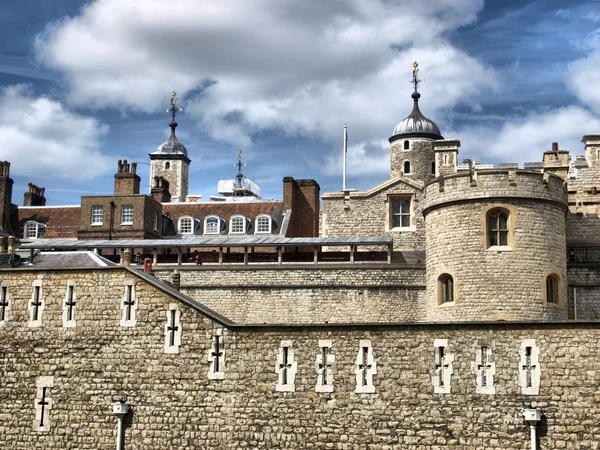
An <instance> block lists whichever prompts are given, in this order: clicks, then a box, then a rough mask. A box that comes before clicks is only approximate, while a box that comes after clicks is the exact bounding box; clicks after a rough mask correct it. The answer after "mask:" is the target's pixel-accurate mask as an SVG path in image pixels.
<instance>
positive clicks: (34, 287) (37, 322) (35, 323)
mask: <svg viewBox="0 0 600 450" xmlns="http://www.w3.org/2000/svg"><path fill="white" fill-rule="evenodd" d="M36 291H37V292H38V295H39V296H38V298H37V300H38V301H39V302H40V303H41V304H40V305H39V306H38V309H37V317H36V318H35V319H34V316H33V311H34V306H33V301H34V300H36V298H35V297H36V296H35V293H36ZM45 303H46V302H44V289H43V284H42V280H34V282H33V283H31V299H30V300H29V306H28V308H27V310H28V313H29V321H28V322H27V326H28V327H29V328H39V327H41V326H42V315H43V313H44V307H45V306H46V305H45Z"/></svg>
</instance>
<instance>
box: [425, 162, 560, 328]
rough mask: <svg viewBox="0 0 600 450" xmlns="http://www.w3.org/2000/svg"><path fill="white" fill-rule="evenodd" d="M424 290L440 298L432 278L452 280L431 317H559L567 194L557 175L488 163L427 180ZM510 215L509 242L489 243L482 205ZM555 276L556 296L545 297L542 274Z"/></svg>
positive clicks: (468, 318) (558, 318)
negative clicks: (472, 173) (551, 300)
mask: <svg viewBox="0 0 600 450" xmlns="http://www.w3.org/2000/svg"><path fill="white" fill-rule="evenodd" d="M426 194H427V200H426V205H425V221H426V227H427V228H426V233H427V246H426V253H427V298H428V299H430V300H433V301H430V302H429V303H430V304H432V305H436V301H438V303H441V299H440V292H439V291H440V289H441V288H440V287H439V286H438V279H439V278H440V276H443V274H448V275H450V276H452V278H453V281H454V297H455V299H454V302H451V303H446V304H440V305H439V306H434V307H433V308H432V310H431V314H430V315H429V320H441V319H445V320H563V319H566V318H567V308H566V301H565V299H566V291H567V282H566V280H567V276H566V258H565V253H566V238H565V211H566V198H565V191H564V188H563V184H562V180H560V178H558V177H556V176H550V177H549V178H547V183H544V180H543V177H542V175H541V174H534V173H529V172H518V171H517V172H516V174H512V175H511V174H510V173H509V172H508V171H499V170H493V171H486V172H484V173H481V172H480V173H479V174H478V175H477V178H476V180H474V181H473V184H471V181H470V179H469V175H468V174H465V175H462V174H461V175H459V176H453V177H448V178H445V179H439V180H436V181H435V182H432V183H431V184H429V185H428V186H427V187H426ZM496 208H502V209H503V210H504V211H506V212H507V213H508V215H509V230H510V231H509V233H508V245H507V246H490V245H489V242H488V236H487V234H488V233H487V215H488V212H489V211H491V210H493V209H496ZM550 274H556V275H558V277H559V285H558V289H559V294H558V297H559V302H558V304H547V303H546V302H545V301H544V298H543V297H544V295H545V289H546V287H545V286H546V285H545V280H546V277H547V276H548V275H550Z"/></svg>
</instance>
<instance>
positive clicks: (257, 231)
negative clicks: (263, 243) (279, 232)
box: [254, 214, 273, 234]
mask: <svg viewBox="0 0 600 450" xmlns="http://www.w3.org/2000/svg"><path fill="white" fill-rule="evenodd" d="M261 219H266V225H267V227H268V228H267V230H264V229H261V228H264V225H265V223H262V224H261ZM255 221H256V228H255V231H254V234H263V233H272V232H273V218H272V217H271V216H270V215H268V214H261V215H259V216H257V217H256V219H255ZM262 222H265V220H262Z"/></svg>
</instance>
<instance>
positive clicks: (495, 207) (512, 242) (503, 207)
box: [481, 203, 517, 252]
mask: <svg viewBox="0 0 600 450" xmlns="http://www.w3.org/2000/svg"><path fill="white" fill-rule="evenodd" d="M495 211H496V212H504V213H506V214H508V220H507V225H508V237H507V241H508V245H493V246H492V245H491V242H490V230H489V216H490V214H492V213H493V212H495ZM481 222H482V230H483V236H482V243H483V246H484V249H486V250H487V251H490V252H512V251H514V250H515V249H516V248H517V243H516V239H515V229H516V227H517V207H516V206H515V205H510V204H507V203H493V204H490V205H486V206H484V207H483V208H482V210H481Z"/></svg>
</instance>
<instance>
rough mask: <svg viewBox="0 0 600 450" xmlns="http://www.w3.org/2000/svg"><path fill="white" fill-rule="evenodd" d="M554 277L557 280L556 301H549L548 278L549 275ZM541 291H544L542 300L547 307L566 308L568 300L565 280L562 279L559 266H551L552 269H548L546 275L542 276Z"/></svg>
mask: <svg viewBox="0 0 600 450" xmlns="http://www.w3.org/2000/svg"><path fill="white" fill-rule="evenodd" d="M550 276H551V277H554V279H555V280H556V300H557V301H556V303H553V302H549V301H548V291H547V289H546V280H547V278H548V277H550ZM540 289H541V293H542V302H543V304H544V307H546V308H558V309H565V308H566V304H565V303H566V302H565V294H564V291H565V289H564V282H563V280H562V277H561V276H560V275H559V270H558V268H557V267H551V268H550V269H548V270H546V271H545V272H544V276H543V277H542V280H541V286H540Z"/></svg>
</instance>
